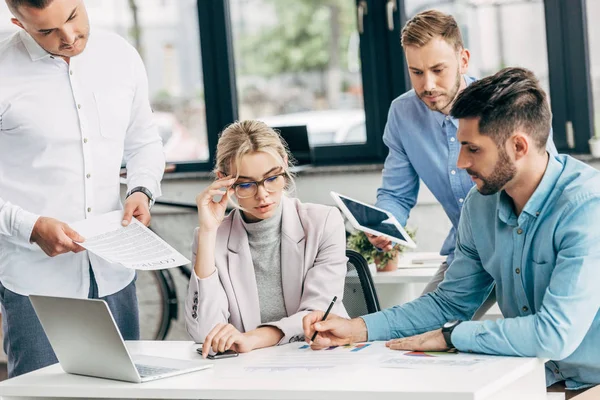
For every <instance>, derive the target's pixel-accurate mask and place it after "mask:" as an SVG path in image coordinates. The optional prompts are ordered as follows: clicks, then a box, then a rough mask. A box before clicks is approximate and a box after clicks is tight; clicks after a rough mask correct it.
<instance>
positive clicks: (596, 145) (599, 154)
mask: <svg viewBox="0 0 600 400" xmlns="http://www.w3.org/2000/svg"><path fill="white" fill-rule="evenodd" d="M588 143H589V144H590V153H592V157H594V158H600V138H591V139H590V140H589V141H588Z"/></svg>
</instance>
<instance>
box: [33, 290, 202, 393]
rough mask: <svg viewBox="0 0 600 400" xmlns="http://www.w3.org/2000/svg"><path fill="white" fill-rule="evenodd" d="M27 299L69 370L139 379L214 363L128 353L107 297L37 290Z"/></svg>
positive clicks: (181, 371)
mask: <svg viewBox="0 0 600 400" xmlns="http://www.w3.org/2000/svg"><path fill="white" fill-rule="evenodd" d="M29 299H30V300H31V304H33V308H34V309H35V312H36V314H37V316H38V318H39V320H40V321H41V323H42V327H43V328H44V331H45V332H46V336H48V340H49V341H50V344H51V345H52V349H54V353H55V354H56V357H57V358H58V362H59V363H60V366H61V367H62V369H63V370H64V371H65V372H67V373H70V374H77V375H86V376H93V377H97V378H106V379H114V380H119V381H126V382H134V383H141V382H147V381H152V380H155V379H161V378H167V377H170V376H175V375H181V374H186V373H189V372H194V371H199V370H203V369H206V368H211V367H212V363H210V362H208V361H204V360H196V361H193V360H177V359H173V358H162V357H153V356H145V355H138V354H134V355H131V354H129V351H128V350H127V347H126V346H125V342H124V341H123V337H121V333H120V332H119V329H118V328H117V324H116V323H115V320H114V319H113V316H112V314H111V312H110V309H109V308H108V304H106V302H105V301H104V300H96V299H73V298H65V297H49V296H37V295H30V296H29Z"/></svg>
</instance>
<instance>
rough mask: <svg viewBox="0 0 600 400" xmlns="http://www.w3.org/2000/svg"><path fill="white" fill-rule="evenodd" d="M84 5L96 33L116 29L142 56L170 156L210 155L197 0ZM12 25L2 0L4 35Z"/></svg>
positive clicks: (200, 158) (199, 157) (170, 158)
mask: <svg viewBox="0 0 600 400" xmlns="http://www.w3.org/2000/svg"><path fill="white" fill-rule="evenodd" d="M86 5H87V9H88V14H89V18H90V25H91V27H92V28H91V29H92V34H93V30H94V29H105V30H110V31H113V32H116V33H118V34H119V35H121V36H123V37H124V38H125V39H127V41H129V42H130V43H131V44H132V45H133V46H135V47H136V48H137V49H138V52H139V53H140V55H141V56H142V58H143V59H144V64H145V66H146V70H147V74H148V84H149V97H150V102H151V105H152V108H153V110H154V118H155V122H156V125H157V126H158V129H159V132H160V135H161V137H162V139H163V144H164V150H165V155H166V158H167V162H181V161H190V160H194V161H203V160H208V158H209V151H208V145H207V130H206V114H205V102H204V90H203V80H202V74H201V68H200V62H201V58H200V45H199V32H198V17H197V6H196V2H195V1H193V0H179V1H174V0H171V1H167V0H143V1H142V0H137V1H135V0H134V1H122V0H110V1H99V0H89V1H88V2H86ZM6 21H9V22H8V23H7V22H6ZM14 31H15V29H13V28H12V24H10V14H9V12H8V9H7V8H6V4H5V3H4V1H1V2H0V39H3V38H4V37H6V36H8V35H9V34H10V33H11V32H14ZM182 38H184V40H182Z"/></svg>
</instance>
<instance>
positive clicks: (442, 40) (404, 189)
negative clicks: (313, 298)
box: [369, 10, 556, 316]
mask: <svg viewBox="0 0 600 400" xmlns="http://www.w3.org/2000/svg"><path fill="white" fill-rule="evenodd" d="M402 46H403V48H404V51H405V55H406V61H407V64H408V70H409V73H410V80H411V84H412V86H413V88H414V89H413V90H410V91H409V92H407V93H405V94H403V95H402V96H400V97H398V98H397V99H396V100H394V101H393V102H392V105H391V107H390V111H389V115H388V121H387V125H386V127H385V132H384V134H383V141H384V143H385V144H386V146H387V147H388V148H389V154H388V156H387V158H386V160H385V166H384V169H383V183H382V186H381V188H380V189H379V190H378V191H377V203H376V205H377V206H378V207H380V208H382V209H384V210H387V211H389V212H391V213H392V214H393V215H394V216H395V217H396V218H397V219H398V221H399V222H400V224H402V225H406V221H407V219H408V215H409V213H410V210H411V209H412V208H413V207H414V206H415V204H416V202H417V195H418V192H419V180H422V181H423V182H424V183H425V185H427V187H428V188H429V190H430V191H431V192H432V193H433V195H434V196H435V198H436V199H437V200H438V201H439V202H440V204H441V205H442V207H443V208H444V211H445V212H446V215H447V216H448V218H449V219H450V222H451V223H452V229H451V230H450V232H449V233H448V236H447V237H446V240H445V241H444V244H443V246H442V249H441V251H440V254H442V255H447V256H448V257H447V260H446V262H444V263H443V264H442V265H441V267H440V268H439V270H438V271H437V273H436V275H435V276H434V278H433V279H432V281H431V282H430V283H429V284H428V285H427V287H426V288H425V291H424V293H429V292H431V291H433V290H435V289H436V287H437V286H438V284H439V283H440V282H441V281H442V280H443V279H444V273H445V271H446V269H447V268H448V265H450V264H451V263H452V260H453V259H454V248H455V243H456V235H455V233H456V228H457V226H458V221H459V218H460V212H461V208H462V206H463V203H464V200H465V198H466V197H467V193H468V192H469V190H471V188H472V186H473V181H472V180H471V178H470V177H469V174H468V173H467V172H466V171H464V170H460V169H458V168H457V167H456V162H457V159H458V153H459V144H458V141H457V140H456V130H457V127H458V122H457V121H456V119H455V118H453V117H452V116H451V115H449V112H450V108H451V107H452V104H453V103H454V101H455V99H456V97H457V96H458V94H459V93H460V92H461V91H463V90H464V89H465V88H466V87H467V86H468V85H470V84H471V83H472V82H474V81H475V79H474V78H471V77H469V76H466V75H465V74H466V73H467V69H468V67H469V59H470V53H469V50H467V49H465V48H464V45H463V40H462V36H461V33H460V30H459V29H458V25H457V23H456V20H455V19H454V18H453V17H452V16H451V15H447V14H444V13H442V12H439V11H436V10H428V11H424V12H421V13H419V14H417V15H416V16H414V17H413V18H412V19H411V20H409V21H408V22H407V23H406V25H405V26H404V28H403V29H402ZM548 149H549V151H550V152H551V153H556V149H555V147H554V144H553V142H552V140H551V139H550V140H549V142H548ZM369 239H370V241H371V243H372V244H373V245H374V246H375V247H378V248H380V249H383V250H386V251H387V250H391V248H392V244H391V242H390V241H389V240H388V239H387V238H385V237H375V236H371V237H370V238H369ZM493 303H494V298H493V296H491V298H490V300H489V301H488V302H487V303H486V304H485V305H484V306H483V307H482V309H481V310H480V312H479V313H478V316H480V315H482V314H483V313H484V312H485V311H487V309H488V308H489V307H490V306H491V305H492V304H493Z"/></svg>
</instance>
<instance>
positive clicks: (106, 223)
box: [70, 210, 190, 270]
mask: <svg viewBox="0 0 600 400" xmlns="http://www.w3.org/2000/svg"><path fill="white" fill-rule="evenodd" d="M122 220H123V211H120V210H119V211H113V212H110V213H107V214H103V215H99V216H95V217H92V218H88V219H86V220H84V221H79V222H76V223H74V224H71V225H70V226H71V228H73V229H74V230H75V231H77V232H78V233H79V234H80V235H81V236H83V237H84V238H85V241H84V242H83V243H79V245H80V246H81V247H83V248H85V249H86V250H88V251H90V252H92V253H94V254H96V255H97V256H98V257H101V258H103V259H105V260H106V261H108V262H110V263H116V264H121V265H122V266H124V267H126V268H132V269H141V270H152V269H165V268H173V267H178V266H180V265H184V264H188V263H189V262H190V261H189V260H188V259H187V258H185V257H184V256H183V255H181V253H179V252H178V251H177V250H175V249H174V248H173V247H171V246H170V245H169V244H168V243H167V242H165V241H164V240H162V239H161V238H160V237H158V236H157V235H156V234H155V233H154V232H152V231H151V230H150V229H148V228H147V227H146V226H145V225H144V224H142V223H141V222H139V221H138V220H137V219H135V218H132V219H131V223H130V224H129V225H128V226H122V225H121V221H122Z"/></svg>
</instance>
